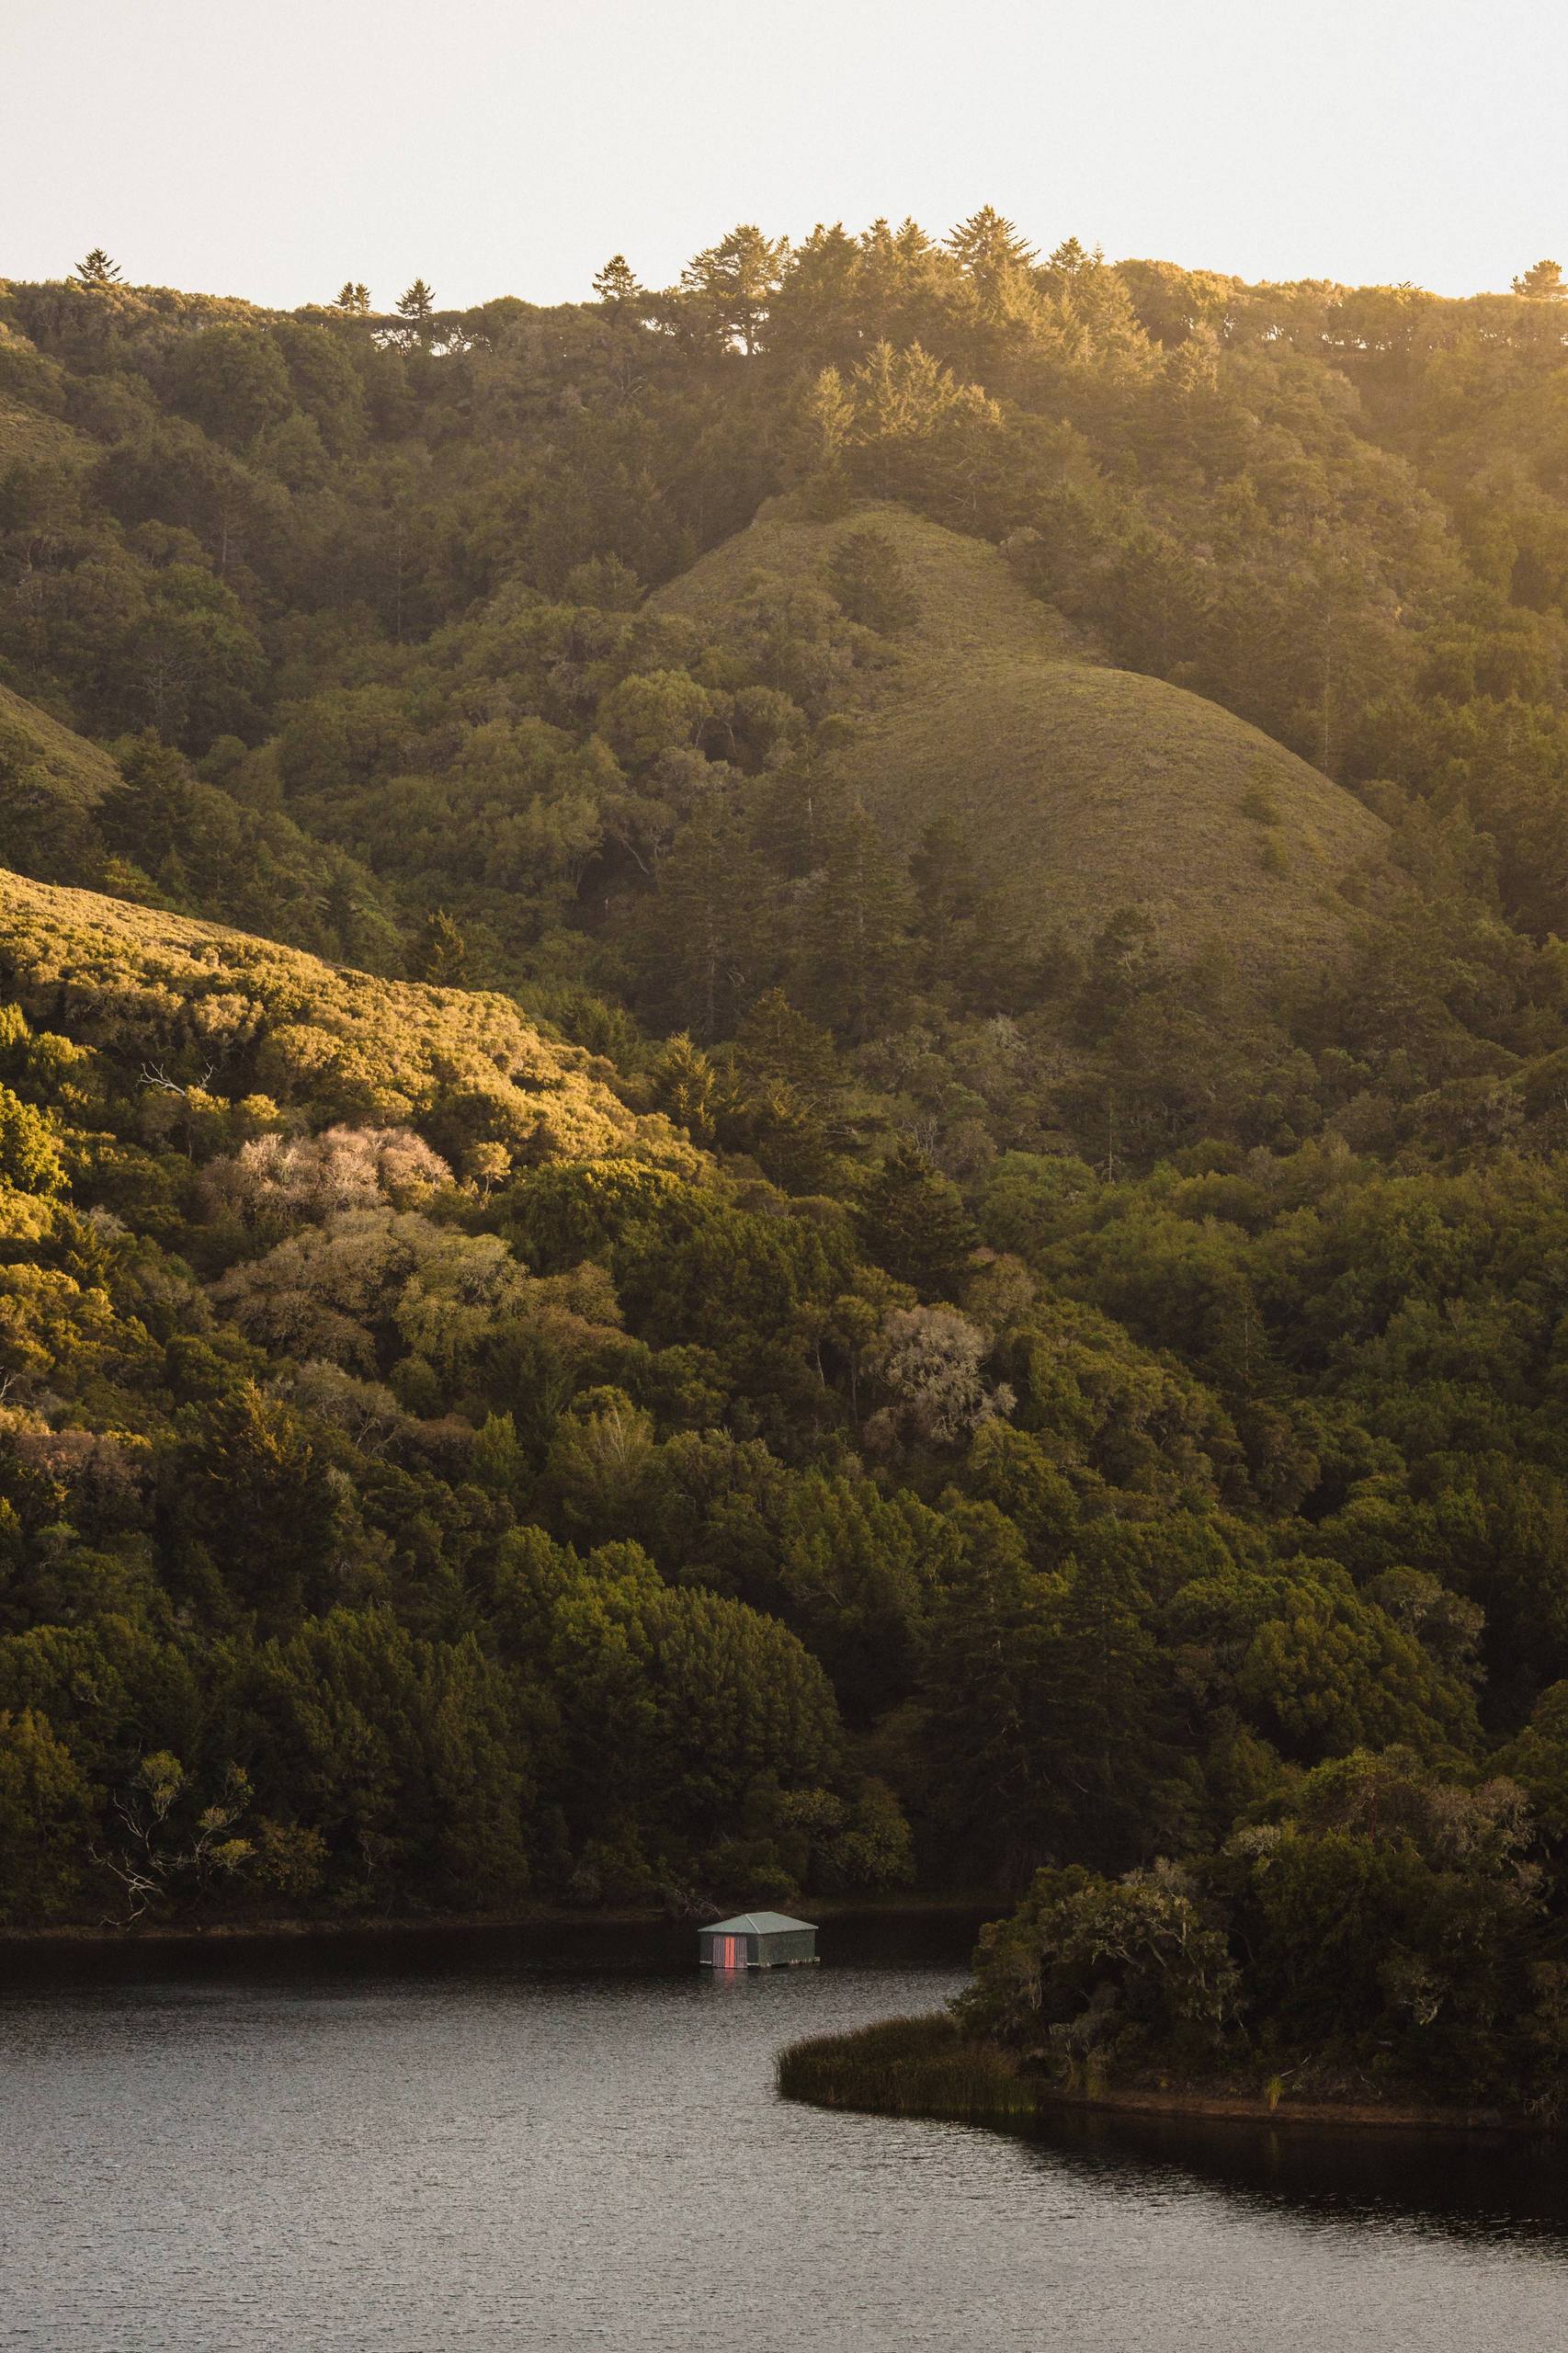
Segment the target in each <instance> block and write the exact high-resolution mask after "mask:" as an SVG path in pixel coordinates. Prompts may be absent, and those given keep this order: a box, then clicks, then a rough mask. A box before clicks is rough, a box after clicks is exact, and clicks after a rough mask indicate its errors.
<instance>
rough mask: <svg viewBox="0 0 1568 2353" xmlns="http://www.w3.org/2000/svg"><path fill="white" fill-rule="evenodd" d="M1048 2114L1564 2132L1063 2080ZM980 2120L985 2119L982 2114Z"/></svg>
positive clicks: (1044, 2092) (1506, 2114)
mask: <svg viewBox="0 0 1568 2353" xmlns="http://www.w3.org/2000/svg"><path fill="white" fill-rule="evenodd" d="M1033 2088H1034V2095H1035V2106H1036V2109H1037V2110H1038V2111H1039V2112H1040V2113H1041V2114H1046V2113H1050V2112H1055V2113H1072V2114H1074V2115H1116V2116H1130V2117H1148V2118H1151V2119H1153V2120H1159V2121H1162V2122H1176V2123H1187V2124H1247V2125H1257V2124H1265V2125H1268V2126H1270V2127H1274V2126H1289V2127H1290V2129H1291V2130H1293V2131H1296V2130H1300V2131H1309V2132H1311V2131H1351V2132H1364V2131H1373V2132H1377V2131H1381V2132H1460V2133H1487V2132H1507V2133H1523V2134H1529V2133H1537V2134H1542V2135H1544V2134H1546V2133H1550V2132H1555V2131H1560V2130H1561V2128H1560V2127H1558V2126H1555V2125H1551V2124H1547V2123H1545V2122H1544V2121H1543V2120H1541V2119H1540V2117H1535V2116H1528V2115H1526V2114H1525V2113H1524V2112H1523V2111H1522V2110H1520V2109H1501V2108H1480V2107H1473V2108H1441V2107H1421V2106H1419V2105H1416V2104H1415V2103H1412V2102H1409V2101H1394V2100H1388V2101H1382V2100H1298V2101H1291V2100H1288V2099H1279V2100H1275V2101H1272V2102H1271V2101H1270V2100H1269V2099H1268V2098H1267V2097H1266V2096H1264V2095H1262V2094H1259V2093H1256V2092H1254V2093H1246V2092H1198V2091H1195V2092H1189V2093H1188V2092H1171V2091H1150V2090H1144V2089H1140V2088H1138V2087H1137V2086H1127V2087H1125V2088H1124V2089H1120V2090H1115V2089H1106V2090H1104V2091H1099V2092H1075V2091H1071V2090H1068V2089H1066V2088H1065V2087H1063V2086H1054V2085H1046V2084H1041V2085H1039V2086H1034V2087H1033ZM977 2121H979V2120H978V2119H977Z"/></svg>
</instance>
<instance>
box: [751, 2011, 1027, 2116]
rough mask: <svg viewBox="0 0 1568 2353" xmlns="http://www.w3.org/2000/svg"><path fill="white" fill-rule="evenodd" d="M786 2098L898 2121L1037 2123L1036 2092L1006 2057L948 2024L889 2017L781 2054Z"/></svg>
mask: <svg viewBox="0 0 1568 2353" xmlns="http://www.w3.org/2000/svg"><path fill="white" fill-rule="evenodd" d="M777 2072H778V2089H779V2091H780V2092H781V2094H782V2095H783V2097H785V2098H786V2099H800V2100H809V2101H811V2102H812V2104H813V2105H814V2106H816V2107H818V2108H849V2109H868V2110H871V2111H875V2112H878V2113H881V2114H884V2115H894V2116H946V2117H967V2118H999V2117H1021V2116H1032V2115H1033V2114H1034V2113H1035V2096H1034V2091H1033V2088H1032V2086H1030V2085H1029V2084H1028V2082H1026V2081H1025V2080H1023V2079H1022V2078H1021V2077H1020V2076H1019V2075H1018V2074H1017V2070H1016V2068H1015V2066H1014V2064H1013V2063H1012V2061H1011V2060H1010V2059H1009V2058H1008V2057H1007V2055H1006V2052H1001V2051H998V2050H996V2049H995V2048H994V2047H993V2046H992V2045H990V2044H987V2043H981V2042H971V2041H969V2040H965V2038H964V2037H963V2036H962V2035H961V2034H960V2031H959V2029H958V2027H957V2025H956V2024H955V2023H954V2021H953V2020H952V2019H951V2018H947V2017H944V2016H942V2015H940V2014H939V2013H938V2014H937V2015H935V2016H932V2017H927V2018H884V2019H881V2020H880V2021H879V2022H878V2024H876V2025H875V2026H864V2027H859V2028H858V2029H856V2030H855V2031H854V2032H853V2033H850V2034H815V2035H811V2036H809V2037H808V2038H807V2039H806V2040H805V2041H803V2042H793V2043H791V2044H790V2047H789V2048H788V2050H785V2051H782V2052H779V2054H778V2070H777Z"/></svg>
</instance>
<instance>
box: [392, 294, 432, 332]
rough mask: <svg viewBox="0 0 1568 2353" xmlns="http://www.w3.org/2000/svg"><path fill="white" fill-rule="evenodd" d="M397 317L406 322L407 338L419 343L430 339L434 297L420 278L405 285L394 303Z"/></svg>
mask: <svg viewBox="0 0 1568 2353" xmlns="http://www.w3.org/2000/svg"><path fill="white" fill-rule="evenodd" d="M394 308H395V309H396V312H397V314H398V317H399V318H400V319H405V320H406V321H407V323H408V324H407V328H406V336H407V339H409V340H411V341H413V342H415V343H421V344H427V343H428V342H429V341H430V337H431V334H432V332H433V324H434V321H435V316H436V297H435V294H434V292H433V291H432V290H431V289H430V288H429V287H428V286H426V283H425V280H424V279H423V278H415V281H414V283H413V285H412V286H408V287H405V288H404V289H403V292H402V293H401V294H400V295H399V296H398V298H397V301H396V303H395V305H394Z"/></svg>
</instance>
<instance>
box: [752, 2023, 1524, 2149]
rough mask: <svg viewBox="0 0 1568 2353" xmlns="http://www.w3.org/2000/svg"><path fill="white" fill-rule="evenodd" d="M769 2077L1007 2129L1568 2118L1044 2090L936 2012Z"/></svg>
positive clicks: (1493, 2107) (889, 2107) (1511, 2122)
mask: <svg viewBox="0 0 1568 2353" xmlns="http://www.w3.org/2000/svg"><path fill="white" fill-rule="evenodd" d="M777 2080H778V2089H779V2092H780V2094H781V2095H782V2096H783V2097H785V2098H786V2099H798V2100H801V2101H803V2102H804V2103H806V2104H807V2105H809V2106H812V2107H817V2108H827V2109H839V2110H843V2111H853V2112H858V2113H859V2114H862V2115H873V2116H904V2117H927V2118H930V2119H933V2120H940V2121H944V2122H949V2123H963V2124H977V2125H981V2126H984V2127H986V2128H988V2129H990V2130H992V2131H1013V2132H1017V2131H1025V2132H1027V2131H1029V2130H1030V2128H1031V2127H1033V2126H1039V2125H1045V2124H1049V2123H1050V2122H1051V2120H1053V2119H1054V2120H1062V2119H1064V2118H1067V2117H1073V2118H1077V2119H1096V2118H1105V2119H1120V2120H1124V2121H1127V2122H1145V2123H1151V2124H1155V2123H1176V2124H1187V2125H1207V2124H1220V2125H1243V2126H1246V2127H1248V2128H1250V2129H1253V2130H1256V2129H1257V2128H1258V2127H1259V2126H1261V2127H1263V2128H1265V2129H1266V2130H1267V2131H1308V2132H1321V2131H1339V2132H1353V2133H1363V2132H1373V2133H1377V2132H1388V2133H1400V2132H1403V2133H1426V2134H1432V2135H1435V2136H1441V2135H1445V2134H1446V2135H1449V2136H1450V2137H1454V2136H1458V2137H1461V2138H1465V2137H1484V2136H1486V2135H1493V2136H1496V2135H1508V2136H1517V2137H1530V2136H1533V2137H1536V2138H1546V2137H1548V2136H1550V2135H1556V2134H1559V2133H1561V2132H1562V2130H1563V2129H1564V2123H1565V2122H1568V2120H1548V2119H1546V2118H1543V2117H1540V2116H1532V2115H1530V2114H1529V2113H1528V2111H1527V2110H1525V2109H1521V2108H1518V2107H1517V2106H1508V2105H1506V2104H1503V2103H1494V2102H1487V2101H1480V2100H1472V2101H1469V2102H1465V2103H1462V2104H1460V2103H1457V2102H1441V2101H1424V2100H1421V2099H1419V2098H1416V2097H1411V2096H1410V2094H1409V2092H1408V2091H1406V2092H1405V2093H1404V2094H1403V2095H1402V2096H1396V2097H1389V2098H1387V2099H1379V2098H1375V2097H1366V2096H1364V2095H1363V2096H1360V2097H1355V2096H1347V2097H1340V2098H1335V2097H1329V2096H1324V2097H1318V2098H1313V2097H1298V2098H1290V2097H1285V2096H1283V2095H1282V2094H1273V2095H1271V2094H1270V2093H1269V2092H1267V2091H1247V2090H1244V2089H1237V2088H1236V2087H1234V2086H1232V2085H1228V2084H1210V2085H1203V2084H1192V2085H1184V2086H1174V2085H1171V2084H1169V2083H1165V2084H1158V2083H1156V2084H1128V2085H1120V2086H1115V2085H1108V2084H1099V2085H1095V2086H1086V2085H1083V2084H1073V2083H1066V2084H1062V2083H1053V2082H1051V2081H1048V2080H1047V2079H1046V2078H1045V2077H1044V2076H1041V2075H1032V2074H1030V2073H1029V2072H1028V2070H1027V2069H1026V2068H1024V2067H1022V2066H1020V2064H1019V2063H1018V2061H1017V2058H1016V2057H1015V2056H1014V2054H1013V2053H1012V2052H1008V2051H1006V2050H1004V2049H1003V2048H1002V2047H1001V2046H1000V2045H998V2044H996V2043H993V2042H988V2041H984V2040H969V2039H966V2038H965V2037H964V2035H963V2034H962V2033H961V2032H960V2029H959V2028H958V2025H957V2023H956V2021H955V2020H954V2019H953V2018H950V2017H949V2016H948V2015H946V2014H945V2013H942V2012H940V2011H938V2012H935V2013H932V2014H928V2015H926V2016H925V2017H916V2018H888V2019H885V2020H883V2021H881V2023H880V2024H876V2025H872V2026H869V2027H861V2028H858V2029H855V2030H854V2031H852V2032H850V2033H848V2034H825V2035H816V2036H810V2037H808V2038H807V2039H806V2040H804V2041H801V2042H796V2043H792V2044H790V2046H789V2048H788V2049H787V2050H785V2051H782V2052H780V2053H779V2055H778V2076H777Z"/></svg>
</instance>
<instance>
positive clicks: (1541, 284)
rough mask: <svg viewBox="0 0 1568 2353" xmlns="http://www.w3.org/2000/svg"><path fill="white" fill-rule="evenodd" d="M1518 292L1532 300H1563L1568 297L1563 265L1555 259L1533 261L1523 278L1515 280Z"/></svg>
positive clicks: (1515, 287) (1514, 286)
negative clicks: (1563, 280) (1563, 277)
mask: <svg viewBox="0 0 1568 2353" xmlns="http://www.w3.org/2000/svg"><path fill="white" fill-rule="evenodd" d="M1513 290H1514V292H1515V293H1516V294H1523V295H1525V296H1526V297H1527V299H1528V301H1532V302H1561V301H1563V300H1564V299H1565V298H1568V286H1565V285H1564V284H1563V282H1562V263H1561V262H1555V261H1534V262H1531V264H1530V266H1529V267H1528V269H1527V270H1526V271H1525V273H1524V275H1523V277H1521V278H1515V279H1514V281H1513Z"/></svg>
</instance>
